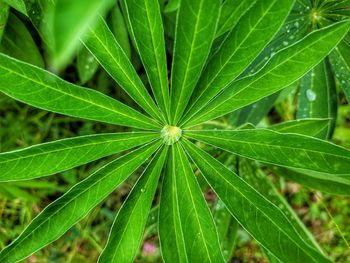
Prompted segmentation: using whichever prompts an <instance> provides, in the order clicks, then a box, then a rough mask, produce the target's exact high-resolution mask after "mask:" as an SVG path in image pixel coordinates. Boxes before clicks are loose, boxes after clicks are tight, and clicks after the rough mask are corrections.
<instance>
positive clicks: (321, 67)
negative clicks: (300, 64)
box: [297, 59, 338, 139]
mask: <svg viewBox="0 0 350 263" xmlns="http://www.w3.org/2000/svg"><path fill="white" fill-rule="evenodd" d="M337 105H338V100H337V90H336V86H335V80H334V77H333V74H332V72H331V68H330V64H329V62H328V59H324V60H323V61H322V62H321V63H320V64H318V65H317V66H316V67H314V68H313V69H312V70H311V71H309V72H308V73H307V74H306V75H305V76H304V77H303V78H302V79H301V82H300V91H299V104H298V112H297V118H298V119H303V118H328V119H329V125H328V127H327V128H326V129H324V130H323V131H322V132H321V133H320V134H319V137H320V138H323V139H329V138H330V137H331V135H332V133H333V131H334V128H335V121H336V118H337Z"/></svg>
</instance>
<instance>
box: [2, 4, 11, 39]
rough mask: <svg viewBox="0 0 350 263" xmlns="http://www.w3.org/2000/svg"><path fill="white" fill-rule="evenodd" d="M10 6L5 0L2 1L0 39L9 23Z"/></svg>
mask: <svg viewBox="0 0 350 263" xmlns="http://www.w3.org/2000/svg"><path fill="white" fill-rule="evenodd" d="M9 9H10V7H9V6H8V4H7V3H6V2H4V1H0V41H1V39H2V35H3V33H4V29H5V26H6V23H7V18H8V15H9Z"/></svg>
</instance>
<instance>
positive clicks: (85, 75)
mask: <svg viewBox="0 0 350 263" xmlns="http://www.w3.org/2000/svg"><path fill="white" fill-rule="evenodd" d="M98 66H99V64H98V61H97V60H96V59H95V57H94V56H93V55H92V54H91V53H90V51H89V50H88V49H87V48H85V47H82V48H81V50H80V51H79V53H78V56H77V69H78V74H79V78H80V82H81V84H82V85H83V84H85V83H86V82H88V81H89V80H90V79H91V78H92V77H93V76H94V75H95V73H96V71H97V69H98Z"/></svg>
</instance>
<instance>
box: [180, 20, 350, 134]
mask: <svg viewBox="0 0 350 263" xmlns="http://www.w3.org/2000/svg"><path fill="white" fill-rule="evenodd" d="M349 27H350V22H349V21H343V22H339V23H336V24H334V25H331V26H329V27H326V28H323V29H320V30H317V31H314V32H312V33H311V34H309V35H308V36H306V37H305V38H303V39H302V40H301V41H298V42H297V43H295V44H294V45H291V46H290V47H288V48H286V49H283V50H281V51H279V52H278V53H277V54H276V55H274V56H273V57H272V58H271V59H270V61H269V62H268V63H267V64H266V66H265V67H264V68H262V69H261V70H260V71H259V72H258V73H256V74H255V75H252V76H250V77H246V78H243V79H241V80H238V81H236V82H233V83H231V84H230V85H229V86H228V87H227V88H226V89H224V91H223V92H222V93H220V94H219V95H218V96H217V97H216V98H214V99H213V100H212V101H211V102H209V103H208V104H207V105H206V106H205V107H203V108H202V109H201V110H200V111H199V112H198V113H197V114H196V115H195V116H194V117H193V118H192V119H190V120H188V119H187V120H186V121H184V123H183V125H184V127H191V126H194V125H196V124H199V123H202V122H205V121H207V120H211V119H214V118H217V117H220V116H222V115H225V114H227V113H229V112H232V111H234V110H237V109H239V108H242V107H244V106H246V105H249V104H251V103H254V102H256V101H258V100H260V99H262V98H264V97H267V96H269V95H271V94H273V93H275V92H277V91H279V90H281V89H283V88H284V87H287V86H288V85H290V84H292V83H294V82H295V81H296V80H298V79H299V78H301V77H302V76H303V75H304V74H305V73H306V72H308V71H309V70H310V69H312V68H313V67H314V66H316V65H317V64H318V63H319V62H320V61H321V60H322V59H323V58H324V57H325V56H326V55H327V54H328V53H329V52H330V51H331V50H332V49H333V48H334V46H335V45H336V44H337V43H338V42H339V41H340V40H341V39H342V38H343V37H344V35H345V34H346V33H347V31H348V30H349Z"/></svg>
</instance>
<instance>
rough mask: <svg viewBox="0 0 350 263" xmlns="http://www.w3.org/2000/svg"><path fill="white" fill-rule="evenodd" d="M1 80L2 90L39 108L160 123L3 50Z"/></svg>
mask: <svg viewBox="0 0 350 263" xmlns="http://www.w3.org/2000/svg"><path fill="white" fill-rule="evenodd" d="M0 82H1V86H0V91H2V92H3V93H5V94H7V95H8V96H10V97H12V98H14V99H17V100H20V101H22V102H25V103H27V104H29V105H32V106H35V107H37V108H41V109H45V110H49V111H53V112H57V113H61V114H65V115H68V116H73V117H78V118H85V119H90V120H95V121H102V122H107V123H111V124H118V125H125V126H129V127H135V128H141V129H142V128H145V129H159V127H160V125H159V124H156V123H155V121H153V120H152V119H149V118H148V117H146V116H144V115H143V114H141V113H139V112H137V111H135V110H133V109H132V108H130V107H128V106H126V105H124V104H122V103H120V102H119V101H117V100H114V99H112V98H110V97H108V96H106V95H103V94H102V93H99V92H97V91H95V90H91V89H85V88H81V87H79V86H76V85H73V84H71V83H68V82H66V81H64V80H62V79H60V78H59V77H57V76H55V75H53V74H51V73H49V72H48V71H45V70H42V69H40V68H37V67H35V66H32V65H29V64H27V63H24V62H21V61H18V60H16V59H13V58H10V57H8V56H6V55H3V54H0ZM28 83H29V84H28ZM27 85H30V86H31V90H29V89H28V88H27Z"/></svg>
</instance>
